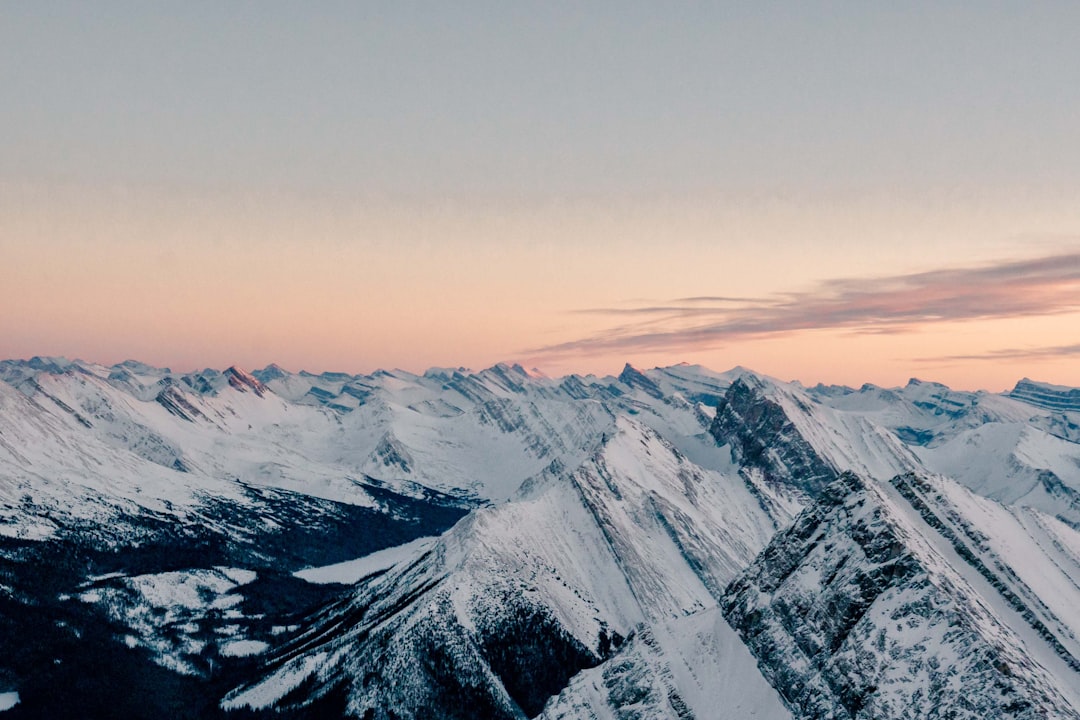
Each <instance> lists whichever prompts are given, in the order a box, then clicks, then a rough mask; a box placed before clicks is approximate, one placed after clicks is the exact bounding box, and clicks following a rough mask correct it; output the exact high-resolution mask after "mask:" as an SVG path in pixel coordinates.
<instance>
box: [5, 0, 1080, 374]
mask: <svg viewBox="0 0 1080 720" xmlns="http://www.w3.org/2000/svg"><path fill="white" fill-rule="evenodd" d="M1078 27H1080V5H1078V4H1076V3H1064V2H1063V3H1053V2H1046V3H1021V2H1016V3H996V2H986V3H953V4H951V6H950V7H941V4H940V3H914V2H913V3H897V4H885V3H783V4H781V3H767V4H766V3H761V4H757V3H755V4H751V3H737V4H736V3H730V4H728V3H708V4H704V3H702V4H698V3H678V4H672V3H634V2H621V3H600V2H597V3H587V4H586V3H465V4H459V5H456V6H454V5H453V4H449V3H394V4H390V3H379V4H376V3H369V4H361V3H352V2H350V3H345V2H342V3H329V2H325V3H278V2H258V3H256V2H251V3H244V2H234V3H209V2H206V3H203V2H188V3H157V2H130V3H128V2H99V3H84V2H70V3H68V2H59V1H57V2H49V3H4V4H2V5H0V98H3V100H2V101H0V356H2V357H29V356H31V355H38V354H42V355H65V356H68V357H82V358H84V359H87V360H94V361H99V362H106V363H112V362H116V361H119V360H123V359H125V358H129V357H134V358H138V359H141V360H144V361H147V362H152V363H155V364H160V365H169V366H172V367H174V368H177V369H190V368H195V367H203V366H219V367H220V366H225V365H229V364H232V363H238V364H241V365H244V366H247V367H261V366H263V365H265V364H267V363H269V362H277V363H279V364H281V365H283V366H285V367H287V368H289V369H293V370H299V369H301V368H303V369H308V370H346V371H354V372H359V371H370V370H373V369H375V368H377V367H403V368H406V369H410V370H414V371H419V370H423V369H424V368H426V367H429V366H432V365H439V366H459V365H463V366H469V367H483V366H486V365H490V364H492V363H494V362H497V361H500V360H511V361H521V362H523V363H525V364H527V365H529V366H538V367H540V368H541V369H543V370H545V371H547V372H549V373H552V374H556V373H562V372H570V371H577V372H598V373H606V372H617V371H618V370H619V369H620V368H621V366H622V363H623V362H626V361H629V362H631V363H633V364H635V365H638V366H644V367H651V366H653V365H666V364H673V363H676V362H680V361H688V362H700V363H703V364H705V365H708V366H710V367H713V368H715V369H726V368H728V367H731V366H733V365H735V364H742V365H745V366H748V367H752V368H754V369H757V370H760V371H762V372H767V373H770V374H773V375H776V376H778V377H781V378H784V379H800V380H802V381H804V382H817V381H825V382H838V383H847V384H860V383H862V382H864V381H871V382H875V383H878V384H884V385H892V384H897V383H902V382H904V381H906V379H907V378H908V377H910V376H919V377H923V378H926V379H936V380H941V381H943V382H947V383H949V384H951V385H953V386H956V387H965V388H977V387H984V388H988V389H993V390H1001V389H1004V388H1006V387H1008V386H1011V385H1012V383H1013V382H1015V380H1016V379H1018V378H1019V377H1021V376H1024V375H1028V376H1031V377H1034V378H1038V379H1045V380H1048V381H1052V382H1058V383H1064V384H1072V385H1080V132H1077V128H1080V62H1078V61H1077V59H1078V57H1080V56H1078V54H1077V53H1078V51H1077V44H1076V29H1077V28H1078Z"/></svg>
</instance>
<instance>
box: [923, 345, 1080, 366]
mask: <svg viewBox="0 0 1080 720" xmlns="http://www.w3.org/2000/svg"><path fill="white" fill-rule="evenodd" d="M1071 355H1080V344H1076V345H1053V346H1049V347H1033V348H1004V349H1001V350H990V351H988V352H984V353H974V354H971V355H940V356H937V357H924V358H916V362H920V363H950V362H961V361H971V360H1045V359H1049V358H1060V357H1069V356H1071Z"/></svg>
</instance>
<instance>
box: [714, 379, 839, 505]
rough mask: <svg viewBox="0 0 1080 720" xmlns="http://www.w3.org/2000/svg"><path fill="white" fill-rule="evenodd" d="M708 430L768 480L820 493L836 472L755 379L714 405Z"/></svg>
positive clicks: (741, 381) (737, 385) (734, 386)
mask: <svg viewBox="0 0 1080 720" xmlns="http://www.w3.org/2000/svg"><path fill="white" fill-rule="evenodd" d="M709 432H710V433H711V434H712V436H713V437H714V438H716V442H717V443H718V444H720V445H730V446H731V454H732V459H733V460H734V461H735V462H737V463H739V464H740V465H742V466H744V467H747V468H755V469H758V470H760V471H761V472H762V473H764V476H765V479H766V481H767V482H770V483H781V484H785V485H790V486H794V487H796V488H799V489H800V490H803V491H805V492H808V493H809V494H810V495H812V496H813V495H816V494H817V493H819V492H820V491H821V490H822V489H823V488H824V487H825V486H826V485H827V484H828V483H829V482H831V481H832V480H834V479H835V478H836V476H837V472H836V470H835V469H834V468H833V467H832V465H831V464H830V463H828V462H827V461H826V460H824V459H823V458H822V457H821V456H820V455H818V453H817V452H815V450H814V448H813V447H812V446H811V445H810V443H809V442H807V441H806V439H805V438H804V437H803V436H802V435H801V434H800V433H799V431H798V430H797V429H796V428H795V426H794V424H793V423H792V422H791V419H790V418H788V416H787V413H785V412H784V408H783V407H781V406H780V405H779V404H778V403H776V402H774V401H773V400H770V399H769V398H768V397H766V396H765V394H764V393H763V392H762V390H761V387H760V386H759V385H758V383H757V381H755V380H754V379H753V378H739V379H738V380H736V381H735V382H733V383H732V384H731V387H729V388H728V391H727V393H726V394H725V395H724V397H723V398H722V399H721V401H720V403H719V404H718V405H717V408H716V417H715V418H714V419H713V422H712V425H711V427H710V428H709Z"/></svg>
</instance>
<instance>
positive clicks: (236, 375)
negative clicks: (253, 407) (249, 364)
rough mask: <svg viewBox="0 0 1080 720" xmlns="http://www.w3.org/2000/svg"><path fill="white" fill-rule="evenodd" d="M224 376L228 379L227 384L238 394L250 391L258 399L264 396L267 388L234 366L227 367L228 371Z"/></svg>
mask: <svg viewBox="0 0 1080 720" xmlns="http://www.w3.org/2000/svg"><path fill="white" fill-rule="evenodd" d="M225 376H226V377H227V378H228V379H229V384H230V385H232V386H233V387H234V388H236V389H237V390H239V391H240V392H247V391H248V390H251V391H252V392H254V393H255V394H256V395H258V396H259V397H263V395H264V394H266V391H267V387H266V386H265V385H263V384H262V383H261V382H260V381H259V380H258V379H257V378H255V377H254V376H252V375H251V374H249V373H248V372H246V371H244V370H241V369H240V368H238V367H237V366H235V365H230V366H229V369H228V370H226V371H225Z"/></svg>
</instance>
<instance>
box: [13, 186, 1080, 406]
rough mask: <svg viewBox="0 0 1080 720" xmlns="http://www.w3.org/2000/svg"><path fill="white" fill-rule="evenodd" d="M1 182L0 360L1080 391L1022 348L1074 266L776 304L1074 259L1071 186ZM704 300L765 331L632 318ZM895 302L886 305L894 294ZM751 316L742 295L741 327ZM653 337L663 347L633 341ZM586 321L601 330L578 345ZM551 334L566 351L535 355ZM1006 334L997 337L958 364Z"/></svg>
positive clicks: (1078, 208)
mask: <svg viewBox="0 0 1080 720" xmlns="http://www.w3.org/2000/svg"><path fill="white" fill-rule="evenodd" d="M2 190H3V191H2V198H3V200H2V201H0V253H2V257H3V258H4V260H5V262H4V263H3V265H2V267H0V307H2V308H3V311H2V312H0V343H2V345H0V355H3V356H4V357H28V356H31V355H36V354H43V355H45V354H48V355H53V354H55V355H65V356H68V357H81V358H83V359H87V360H94V361H100V362H106V363H112V362H117V361H120V360H123V359H126V358H129V357H131V358H137V359H140V360H143V361H146V362H151V363H154V364H159V365H168V366H172V367H174V368H177V369H188V368H194V367H202V366H219V367H220V366H226V365H229V364H232V363H239V364H241V365H244V366H247V367H262V366H263V365H266V364H268V363H270V362H277V363H279V364H281V365H283V366H284V367H286V368H289V369H293V370H299V369H307V370H312V371H317V370H345V371H354V372H360V371H371V370H373V369H375V368H377V367H402V368H405V369H409V370H414V371H420V370H423V369H425V368H427V367H429V366H434V365H439V366H447V365H451V366H459V365H461V366H466V367H474V368H478V367H484V366H487V365H490V364H492V363H494V362H497V361H501V360H516V361H522V362H524V363H527V364H528V365H529V366H538V367H540V368H541V369H543V370H544V371H546V372H548V373H551V374H557V373H564V372H595V373H609V372H618V370H619V369H620V368H621V366H622V363H623V362H626V361H629V362H631V363H633V364H635V365H638V366H643V367H651V366H654V365H665V364H673V363H677V362H681V361H687V362H697V363H702V364H705V365H707V366H709V367H712V368H715V369H726V368H728V367H731V366H733V365H736V364H742V365H745V366H748V367H752V368H754V369H757V370H759V371H761V372H766V373H769V374H772V375H776V376H778V377H781V378H784V379H799V380H802V381H804V382H818V381H824V382H833V383H846V384H860V383H862V382H868V381H869V382H875V383H878V384H884V385H893V384H898V383H902V382H904V381H906V380H907V378H908V377H910V376H913V375H917V376H919V377H922V378H924V379H934V380H939V381H942V382H946V383H948V384H950V385H953V386H956V387H963V388H988V389H992V390H1001V389H1004V388H1006V387H1009V386H1011V385H1012V384H1013V383H1014V382H1015V380H1016V379H1018V378H1019V377H1021V376H1024V375H1029V376H1031V377H1034V378H1039V379H1044V380H1048V381H1052V382H1058V383H1064V384H1073V385H1080V363H1078V362H1077V361H1076V356H1075V355H1072V354H1069V353H1066V352H1057V353H1049V354H1047V353H1043V354H1038V350H1039V348H1048V347H1058V348H1060V347H1064V346H1070V345H1074V344H1076V343H1080V312H1076V311H1073V307H1074V306H1073V305H1072V303H1074V302H1075V303H1076V304H1075V307H1076V308H1078V309H1080V291H1078V290H1077V287H1076V286H1077V283H1075V282H1073V281H1072V280H1071V279H1070V278H1071V276H1068V275H1067V276H1066V277H1064V279H1062V278H1058V277H1056V276H1055V277H1054V278H1051V279H1049V280H1047V279H1041V278H1036V279H1035V280H1033V281H1031V282H1030V283H1026V284H1024V285H1023V286H1022V287H1021V286H1019V285H1018V286H1017V287H1018V288H1020V289H1017V290H1015V291H1013V290H1012V289H1007V291H1006V293H1013V292H1015V293H1023V296H1024V302H1025V303H1028V302H1029V301H1028V298H1030V303H1029V304H1030V305H1031V307H1027V305H1025V307H1024V308H1023V309H1022V310H1021V311H1017V312H1016V314H1015V316H1010V315H1009V314H1008V313H1009V312H1010V310H1009V307H1005V309H1004V310H1002V311H1000V312H999V311H998V310H997V309H996V308H997V306H998V305H1000V304H1002V303H1005V304H1006V305H1009V303H1011V302H1013V301H1014V300H1016V298H1014V297H1012V296H1011V295H1008V294H1006V295H1005V296H1004V297H997V296H995V297H977V298H975V299H974V300H972V301H971V302H974V303H984V304H987V305H988V306H993V307H988V308H987V312H986V313H983V310H982V308H981V307H976V308H975V313H976V314H977V315H986V316H985V317H975V318H963V319H951V318H949V317H940V318H920V319H918V321H911V320H910V319H907V320H904V321H903V322H902V323H899V322H896V321H894V319H893V318H892V316H889V317H885V318H879V319H878V320H874V321H872V322H866V321H864V320H863V319H861V318H862V316H858V315H857V316H856V319H855V321H854V322H847V321H846V320H845V323H847V324H839V325H838V324H837V323H836V322H835V319H832V320H830V319H829V318H825V319H824V320H823V319H822V318H820V317H818V315H819V314H820V313H818V312H817V311H814V313H816V314H813V316H812V317H809V318H808V319H802V318H801V317H797V318H796V319H795V320H794V321H792V320H790V319H789V318H791V317H792V316H793V315H798V313H800V312H803V311H804V309H805V308H806V307H810V308H811V310H813V308H814V307H816V306H815V305H813V303H818V304H820V303H821V302H823V300H822V297H824V296H823V295H822V294H823V293H824V295H829V293H830V292H831V291H830V290H828V288H829V287H830V286H829V285H827V284H823V283H828V282H829V281H833V280H837V279H851V278H854V279H856V280H860V279H861V280H865V279H867V278H896V277H898V276H906V275H907V274H910V273H918V272H925V271H933V270H940V269H947V268H959V269H971V268H979V267H984V266H988V265H993V264H995V263H998V264H1000V263H1008V262H1013V261H1015V260H1016V259H1018V258H1040V257H1047V256H1055V255H1063V256H1065V257H1069V256H1070V254H1071V253H1076V252H1078V251H1080V243H1077V242H1075V241H1074V240H1073V239H1071V238H1070V237H1068V236H1065V235H1062V234H1060V233H1059V232H1056V231H1059V230H1060V229H1061V228H1069V227H1080V203H1075V202H1067V201H1068V200H1070V198H1062V197H1057V198H1055V197H1053V196H1052V195H1051V196H1049V197H1047V198H1045V199H1043V200H1041V201H1039V202H1037V203H1034V202H1031V201H1030V199H1027V200H1025V201H1024V202H1023V203H1019V204H1017V203H1010V202H1009V201H1008V199H1005V198H1003V199H1001V201H1000V202H991V201H990V200H988V199H984V200H983V201H982V202H979V203H973V202H967V203H957V204H956V205H950V206H944V205H933V204H930V203H926V202H923V203H916V202H908V203H906V204H904V203H899V202H896V201H889V200H885V199H875V198H866V197H849V198H844V197H831V198H830V197H816V198H815V197H804V198H790V197H789V198H760V197H758V198H754V197H744V198H732V197H730V196H729V197H722V196H718V197H697V198H684V199H681V200H678V201H674V200H665V201H651V202H644V201H642V202H635V203H631V202H628V201H610V200H607V201H603V200H602V201H589V202H585V201H581V202H577V203H574V202H562V203H560V202H555V201H547V202H545V203H542V204H532V205H529V204H526V203H512V202H487V203H473V204H469V205H466V204H464V203H462V202H460V201H458V202H453V201H449V200H444V201H420V200H414V201H409V202H405V201H398V202H390V201H386V200H378V199H375V200H373V199H370V198H366V199H365V198H356V197H347V196H338V197H332V196H330V197H328V196H321V197H319V196H307V197H303V196H296V195H294V196H288V195H281V194H279V195H261V196H260V195H256V194H251V195H246V196H234V197H228V196H222V195H219V196H215V197H211V196H209V195H206V194H204V195H197V194H192V193H190V192H188V193H185V192H176V191H174V190H170V189H156V190H155V189H140V190H135V189H132V188H130V187H123V186H114V187H111V188H108V189H106V190H104V191H103V190H91V189H88V188H86V187H79V186H75V185H68V186H57V185H33V184H28V183H23V184H13V183H9V184H7V185H5V186H4V187H3V189H2ZM1024 272H1027V271H1026V270H1025V271H1024ZM1014 281H1015V279H1014ZM955 282H956V281H953V280H948V281H947V282H945V283H944V284H939V285H935V286H932V287H929V288H921V287H920V288H917V289H916V290H915V291H913V292H914V293H915V294H914V297H916V299H917V300H918V301H920V302H921V301H922V300H923V299H924V298H927V297H929V298H931V300H933V299H934V298H936V297H938V296H939V295H941V293H943V292H944V293H946V294H948V293H949V292H952V290H951V289H950V288H951V287H952V285H954V284H955ZM977 282H983V281H982V280H979V281H977ZM1025 282H1026V281H1025ZM868 287H869V288H870V289H874V287H875V285H874V283H870V284H869V285H868ZM1011 287H1012V286H1009V288H1011ZM985 290H986V288H982V289H980V288H979V287H978V286H976V287H975V288H974V289H973V290H971V292H975V291H978V292H984V291H985ZM905 292H907V291H905ZM791 293H799V294H800V298H799V299H797V300H795V301H792V300H791V299H790V297H789V294H791ZM865 293H866V288H863V287H862V286H860V289H859V291H858V293H857V294H856V295H855V296H854V299H852V298H851V297H845V298H841V299H840V300H838V301H837V300H831V299H830V300H828V303H829V304H828V305H826V306H824V307H825V310H826V311H827V312H828V313H829V314H830V318H831V317H832V314H834V313H835V312H837V307H835V304H836V303H839V306H840V311H841V312H843V313H850V312H852V310H851V308H850V306H851V305H852V304H853V303H855V304H858V303H860V302H864V300H863V299H862V298H863V295H865ZM701 296H724V297H732V298H744V299H748V300H752V301H753V303H751V304H752V305H753V306H754V307H755V308H760V307H765V308H766V309H765V312H766V313H767V314H766V315H765V316H764V320H763V321H764V322H766V323H769V325H768V326H766V327H764V328H763V329H760V328H759V329H758V330H756V331H755V332H753V333H750V334H745V333H742V334H738V333H736V334H734V335H733V334H731V333H730V332H728V331H727V330H724V331H723V332H720V333H719V334H716V335H712V336H709V337H704V338H699V337H695V336H694V335H693V334H690V335H686V334H680V332H679V331H683V330H693V329H694V328H696V327H699V326H701V325H702V324H704V323H706V322H711V321H713V320H715V318H714V317H713V316H708V317H705V318H702V317H699V316H696V315H694V314H692V313H687V312H676V313H674V314H671V313H669V314H657V315H647V314H641V313H640V309H641V308H647V307H654V306H664V307H666V306H671V305H677V306H679V307H680V308H685V307H687V306H688V305H686V304H685V303H683V304H682V305H680V304H679V303H677V302H676V301H677V300H679V299H685V298H694V297H701ZM804 296H805V297H804ZM890 297H891V298H892V299H891V300H890V303H891V304H890V305H889V307H888V308H887V312H889V313H893V312H898V311H899V312H906V311H907V310H906V308H905V307H904V306H903V303H909V302H912V300H911V298H909V297H907V296H904V297H903V298H901V299H900V300H896V298H895V297H893V296H890ZM778 301H782V302H781V306H780V307H779V308H777V307H776V303H777V302H778ZM875 302H876V300H875ZM949 302H952V303H953V305H956V304H957V303H956V302H955V301H953V300H950V301H949ZM743 305H745V303H743ZM689 306H693V307H698V308H712V309H716V305H715V304H713V305H709V304H708V303H702V302H700V301H699V302H697V305H696V306H694V303H690V305H689ZM721 307H723V306H722V305H721ZM855 310H856V311H857V312H861V311H859V310H858V308H856V309H855ZM608 311H619V312H608ZM746 312H749V311H746ZM761 312H762V311H761V310H760V309H758V310H754V311H753V313H754V314H753V318H752V319H753V321H754V322H759V320H760V318H759V315H760V313H761ZM875 312H876V311H875ZM1002 313H1005V314H1004V315H1002ZM740 317H742V316H740ZM845 317H846V315H845ZM642 322H645V323H651V324H648V325H639V323H642ZM740 322H742V321H740ZM791 322H795V323H797V329H795V330H792V329H790V327H789V325H790V323H791ZM771 323H776V325H772V324H771ZM785 324H787V325H785ZM616 328H621V330H618V331H616V332H615V334H614V335H613V334H612V331H613V329H616ZM884 330H889V331H890V332H883V331H884ZM658 331H659V332H663V333H667V334H668V335H667V336H666V337H670V340H661V341H660V342H659V344H649V343H646V344H642V343H641V342H640V341H639V340H636V339H634V338H636V337H638V336H639V335H641V334H642V333H652V332H658ZM598 337H607V338H611V337H616V338H618V339H617V341H615V342H614V343H608V344H607V345H606V346H605V345H601V346H591V345H590V344H589V343H590V342H591V339H595V338H598ZM628 338H629V339H628ZM582 341H584V342H582ZM567 343H574V344H577V345H576V346H574V347H572V348H571V349H569V350H556V351H553V350H551V349H550V348H551V347H552V346H558V345H565V344H567ZM1004 350H1008V351H1014V352H1011V353H1010V354H1009V357H1004V358H997V359H993V358H991V359H983V358H978V359H976V358H974V357H970V356H979V355H984V354H987V353H994V352H1000V351H1004ZM1015 351H1019V352H1015ZM1030 351H1036V354H1035V355H1031V354H1030ZM1025 355H1026V356H1025ZM955 356H965V357H964V358H963V359H955ZM949 358H953V359H949Z"/></svg>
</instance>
